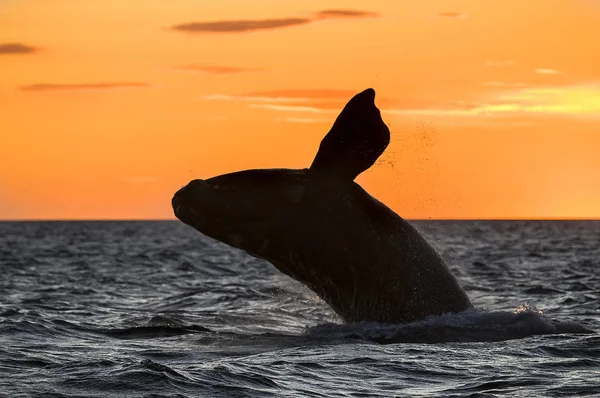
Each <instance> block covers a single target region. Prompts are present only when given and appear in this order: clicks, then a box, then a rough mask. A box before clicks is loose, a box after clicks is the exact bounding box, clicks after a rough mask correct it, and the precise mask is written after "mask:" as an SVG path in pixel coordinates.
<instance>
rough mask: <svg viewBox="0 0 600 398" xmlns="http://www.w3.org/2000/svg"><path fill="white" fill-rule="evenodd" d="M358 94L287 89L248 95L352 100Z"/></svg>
mask: <svg viewBox="0 0 600 398" xmlns="http://www.w3.org/2000/svg"><path fill="white" fill-rule="evenodd" d="M356 94H357V91H354V90H336V89H314V90H307V89H300V90H298V89H285V90H267V91H257V92H252V93H248V94H246V96H248V97H267V98H290V99H293V98H332V99H350V98H351V97H353V96H354V95H356Z"/></svg>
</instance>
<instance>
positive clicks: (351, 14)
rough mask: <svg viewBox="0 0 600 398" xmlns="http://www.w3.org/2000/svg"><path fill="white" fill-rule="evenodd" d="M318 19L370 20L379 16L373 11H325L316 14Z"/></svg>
mask: <svg viewBox="0 0 600 398" xmlns="http://www.w3.org/2000/svg"><path fill="white" fill-rule="evenodd" d="M316 16H317V18H369V17H377V16H379V14H377V13H376V12H371V11H359V10H323V11H319V12H317V13H316Z"/></svg>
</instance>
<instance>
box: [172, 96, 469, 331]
mask: <svg viewBox="0 0 600 398" xmlns="http://www.w3.org/2000/svg"><path fill="white" fill-rule="evenodd" d="M389 142H390V131H389V128H388V127H387V125H386V124H385V123H384V121H383V119H382V117H381V113H380V111H379V109H378V108H377V106H376V105H375V91H374V90H373V89H372V88H369V89H366V90H364V91H362V92H360V93H358V94H356V95H355V96H354V97H353V98H351V99H350V100H349V101H348V103H347V104H346V105H345V106H344V108H343V109H342V111H341V113H340V114H339V115H338V117H337V118H336V120H335V121H334V123H333V126H332V127H331V129H330V131H329V132H328V133H327V134H326V135H325V137H324V138H323V140H322V141H321V143H320V145H319V148H318V151H317V154H316V156H315V158H314V160H313V162H312V164H311V165H310V167H308V168H305V169H285V168H280V169H253V170H242V171H235V172H231V173H228V174H224V175H220V176H216V177H212V178H207V179H194V180H192V181H190V182H189V183H188V184H187V185H185V186H184V187H183V188H181V189H179V190H178V191H177V192H176V193H175V195H174V196H173V198H172V201H171V202H172V207H173V211H174V214H175V216H176V217H177V218H178V219H179V220H180V221H181V222H183V223H185V224H187V225H189V226H191V227H192V228H194V229H195V230H197V231H198V232H200V233H201V234H203V235H205V236H208V237H210V238H212V239H215V240H217V241H220V242H222V243H225V244H226V245H229V246H231V247H233V248H236V249H240V250H243V251H245V252H246V253H247V254H249V255H251V256H254V257H257V258H260V259H263V260H266V261H267V262H269V263H271V264H272V265H273V266H274V267H275V268H276V269H278V270H279V271H281V272H282V273H284V274H286V275H288V276H289V277H291V278H293V279H295V280H297V281H299V282H301V283H302V284H304V285H305V286H307V287H308V288H309V289H311V290H312V291H313V292H314V293H316V294H317V295H318V296H319V297H320V298H321V299H322V300H323V301H325V302H326V303H327V304H328V305H329V306H330V307H331V308H332V309H333V310H334V311H335V313H336V314H338V315H339V317H340V318H341V319H342V320H343V321H344V322H347V323H352V322H379V323H409V322H413V321H419V320H422V319H424V318H426V317H427V316H431V315H441V314H445V313H458V312H462V311H464V310H466V309H468V308H470V307H472V304H471V302H470V300H469V298H468V296H467V294H466V293H465V291H464V290H463V289H462V287H461V286H460V284H459V282H458V280H457V279H456V277H455V276H454V275H453V274H452V273H451V271H450V269H449V267H448V265H447V264H446V262H445V261H444V259H443V258H442V256H441V255H440V254H439V253H438V251H437V250H436V249H435V248H434V247H433V246H432V244H431V243H430V242H429V241H428V240H427V239H426V238H425V237H424V236H423V235H422V234H420V233H419V231H418V230H417V229H416V228H415V227H414V226H413V225H411V224H410V223H409V222H407V221H406V220H404V219H403V218H401V217H400V216H399V215H398V214H396V213H395V212H394V211H392V210H391V209H390V208H389V207H387V206H386V205H385V204H383V203H382V202H380V201H379V200H377V199H376V198H374V197H373V196H371V195H370V194H369V193H368V192H367V191H366V190H365V189H363V188H362V187H361V186H360V185H359V184H358V183H356V182H355V181H354V180H355V178H356V177H357V176H358V175H359V174H360V173H362V172H364V171H365V170H367V169H369V168H370V167H371V166H373V164H374V163H375V162H376V161H377V159H378V158H379V156H380V155H381V154H382V153H383V152H384V151H385V149H386V147H387V146H388V144H389Z"/></svg>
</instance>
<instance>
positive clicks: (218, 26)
mask: <svg viewBox="0 0 600 398" xmlns="http://www.w3.org/2000/svg"><path fill="white" fill-rule="evenodd" d="M375 16H377V14H376V13H374V12H370V11H360V10H335V9H331V10H323V11H318V12H316V13H315V14H313V15H312V16H309V17H291V18H272V19H238V20H224V21H204V22H188V23H183V24H178V25H174V26H172V29H174V30H176V31H180V32H186V33H247V32H255V31H261V30H273V29H281V28H287V27H290V26H299V25H306V24H309V23H311V22H313V21H318V20H325V19H332V18H368V17H375Z"/></svg>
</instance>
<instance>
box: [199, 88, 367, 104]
mask: <svg viewBox="0 0 600 398" xmlns="http://www.w3.org/2000/svg"><path fill="white" fill-rule="evenodd" d="M357 93H358V91H354V90H336V89H314V90H310V89H299V90H296V89H284V90H266V91H255V92H251V93H245V94H240V95H228V94H212V95H204V96H202V97H201V99H203V100H209V101H211V100H216V101H246V102H260V103H264V102H274V103H309V102H311V103H315V102H321V104H322V105H323V106H324V107H327V105H326V103H329V104H332V103H333V104H339V103H346V102H347V101H348V100H349V99H350V98H352V97H353V96H355V95H356V94H357ZM336 107H337V105H336Z"/></svg>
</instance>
